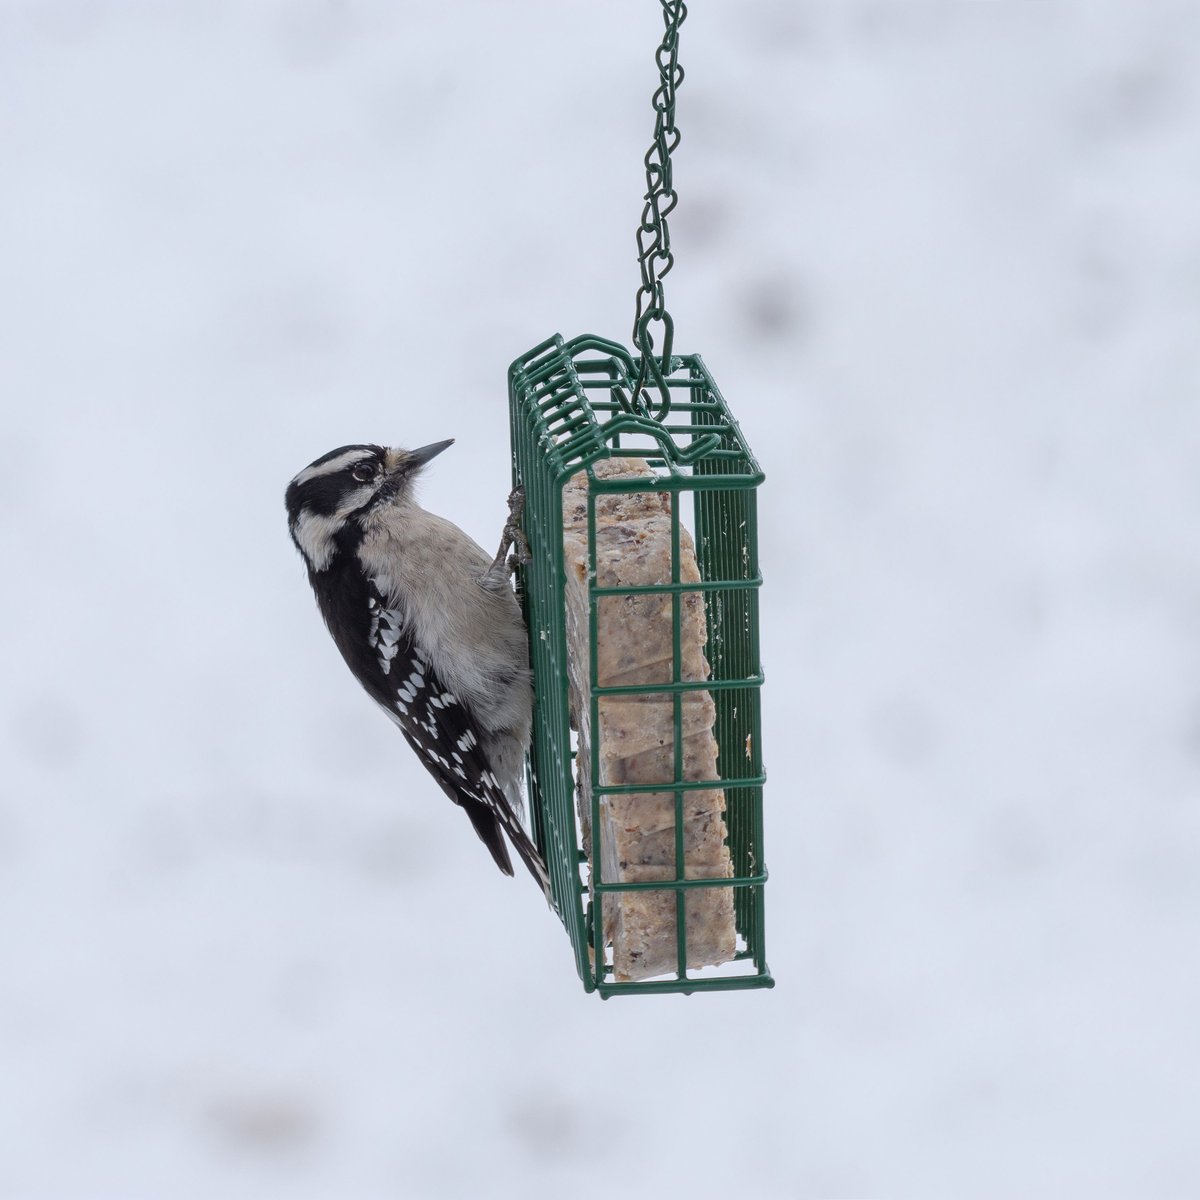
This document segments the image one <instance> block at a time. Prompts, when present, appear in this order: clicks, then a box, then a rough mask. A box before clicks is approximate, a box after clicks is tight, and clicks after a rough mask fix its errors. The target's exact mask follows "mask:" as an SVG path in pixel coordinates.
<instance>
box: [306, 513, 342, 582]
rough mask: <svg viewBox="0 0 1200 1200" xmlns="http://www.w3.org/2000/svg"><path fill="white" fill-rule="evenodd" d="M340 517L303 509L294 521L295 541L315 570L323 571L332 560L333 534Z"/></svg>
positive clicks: (338, 526)
mask: <svg viewBox="0 0 1200 1200" xmlns="http://www.w3.org/2000/svg"><path fill="white" fill-rule="evenodd" d="M341 524H342V518H341V517H338V516H328V517H327V516H322V515H321V514H319V513H314V512H309V511H308V509H305V510H304V511H303V512H302V513H301V514H300V519H299V520H298V521H297V522H296V527H295V531H296V542H297V543H298V544H299V546H300V549H301V550H303V551H304V557H305V558H307V559H308V561H309V562H310V563H312V565H313V569H314V570H316V571H323V570H325V568H326V567H327V566H329V564H330V562H332V561H333V552H334V544H333V535H334V534H335V533H337V531H338V529H339V528H341Z"/></svg>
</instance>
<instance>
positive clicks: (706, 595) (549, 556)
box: [509, 335, 774, 998]
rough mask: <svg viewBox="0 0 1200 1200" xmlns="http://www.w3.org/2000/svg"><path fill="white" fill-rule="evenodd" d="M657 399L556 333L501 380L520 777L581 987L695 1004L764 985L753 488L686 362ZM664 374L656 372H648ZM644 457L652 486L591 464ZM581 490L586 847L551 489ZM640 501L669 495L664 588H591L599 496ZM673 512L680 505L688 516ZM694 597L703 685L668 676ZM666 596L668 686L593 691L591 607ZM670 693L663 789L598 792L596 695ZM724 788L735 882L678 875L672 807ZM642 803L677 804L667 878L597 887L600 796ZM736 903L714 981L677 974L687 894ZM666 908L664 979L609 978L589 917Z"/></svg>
mask: <svg viewBox="0 0 1200 1200" xmlns="http://www.w3.org/2000/svg"><path fill="white" fill-rule="evenodd" d="M655 365H656V366H659V367H660V370H658V371H656V372H655V373H654V377H655V382H656V384H657V386H658V389H659V390H660V391H661V393H662V397H663V403H662V405H661V406H657V407H656V408H655V410H654V413H653V414H651V412H650V409H649V406H648V404H647V403H646V400H645V397H644V393H643V392H642V391H641V390H640V388H639V381H640V380H641V379H642V378H644V376H643V374H642V372H643V367H644V363H643V362H642V360H641V359H640V358H639V357H637V356H633V355H631V354H629V352H628V351H626V350H625V349H624V347H622V346H619V345H617V344H616V343H613V342H609V341H606V340H604V339H602V338H598V337H595V336H591V335H585V336H583V337H579V338H576V339H574V340H573V341H570V342H564V340H563V338H562V337H561V336H558V335H556V336H554V337H553V338H550V339H548V340H547V341H545V342H542V343H541V344H540V345H538V346H535V347H534V348H533V349H532V350H530V351H529V352H528V353H527V354H525V355H523V356H522V357H521V358H519V359H517V360H516V361H515V362H514V363H513V364H512V366H511V368H510V369H509V405H510V418H511V432H512V446H513V464H512V466H513V483H514V486H521V487H523V488H524V489H525V493H526V503H525V514H524V526H525V532H526V536H527V537H528V540H529V545H530V550H531V560H530V562H529V563H528V564H527V565H525V566H524V567H522V568H521V570H520V572H519V574H518V589H519V593H520V596H521V599H522V604H523V606H524V610H525V617H526V622H527V626H528V629H529V634H530V653H531V664H532V667H533V673H534V684H535V691H536V703H535V712H534V726H533V744H532V748H531V752H530V756H529V761H528V772H527V781H528V788H529V796H530V809H531V817H532V822H533V832H534V836H535V839H536V841H537V844H538V846H539V848H540V849H541V851H542V853H543V855H544V857H545V859H546V863H547V866H548V868H549V873H550V880H551V892H552V897H553V902H554V905H555V908H556V910H557V912H558V914H559V915H560V917H561V919H562V921H563V924H564V925H565V926H566V929H567V932H568V934H569V935H570V939H571V942H572V945H573V947H574V952H575V962H576V966H577V968H578V971H579V975H580V978H581V979H582V981H583V985H584V988H585V989H586V990H587V991H598V992H599V993H600V994H601V996H602V997H604V998H608V997H609V996H613V995H621V994H629V993H652V992H685V993H690V992H696V991H706V990H726V989H741V988H760V987H771V986H773V982H774V981H773V980H772V978H771V975H770V972H769V970H768V967H767V961H766V948H765V927H764V886H765V884H766V881H767V870H766V865H765V861H764V857H763V806H762V800H763V784H764V782H765V778H766V777H765V774H764V772H763V766H762V738H761V733H762V722H761V709H760V689H761V686H762V682H763V675H762V667H761V662H760V657H759V639H758V630H759V621H758V590H759V587H760V585H761V578H760V574H759V566H758V549H757V524H756V500H757V488H758V487H759V485H760V484H761V483H762V482H763V474H762V471H761V470H760V469H759V466H758V464H757V462H756V461H755V459H754V457H753V455H752V454H751V452H750V449H749V447H748V446H747V444H746V442H745V439H744V438H743V436H742V433H741V430H740V429H739V428H738V425H737V423H736V421H735V420H734V418H733V416H732V414H731V413H730V411H729V408H728V406H727V405H726V403H725V401H724V399H723V398H722V396H721V394H720V392H719V391H718V390H717V387H716V384H715V383H714V381H713V379H712V377H711V376H710V374H709V373H708V371H707V369H706V368H705V366H704V364H703V362H702V361H701V360H700V358H699V356H698V355H683V356H673V357H672V358H670V359H669V360H667V361H666V363H665V364H663V363H662V361H661V360H660V361H659V362H658V363H656V364H655ZM664 366H665V367H666V368H669V369H662V368H663V367H664ZM635 457H636V458H642V459H644V460H645V461H646V462H648V463H649V465H650V467H651V468H652V470H653V474H652V475H651V476H645V475H643V476H633V477H629V476H625V477H618V478H600V477H598V476H597V473H596V471H595V465H596V464H597V463H598V462H600V461H601V460H603V459H611V458H617V459H620V458H635ZM581 471H585V472H586V473H587V480H588V534H587V544H588V561H587V578H586V583H587V594H588V605H589V610H590V612H589V615H590V627H589V646H590V653H591V664H590V665H591V673H590V675H589V679H590V681H591V695H590V697H588V698H587V702H588V703H590V705H591V714H590V715H591V726H590V728H591V730H592V731H593V736H592V738H591V747H590V752H591V756H592V758H591V762H590V768H591V770H590V779H591V784H592V786H591V813H590V818H591V819H590V829H591V841H592V845H591V849H592V860H593V861H592V862H591V863H589V861H588V855H587V853H586V851H585V848H584V841H583V838H582V837H581V823H580V820H579V819H578V815H577V811H576V795H577V787H576V771H575V769H574V767H575V763H574V759H575V756H576V753H577V749H576V748H577V746H578V744H579V743H578V739H577V738H575V737H573V733H572V720H571V711H570V689H569V680H568V664H567V653H568V651H567V622H566V561H565V555H564V547H563V515H564V514H563V489H564V486H565V485H566V484H567V482H568V481H569V480H570V479H571V478H572V477H573V476H575V475H576V474H577V473H578V472H581ZM635 491H653V492H657V493H660V494H665V495H668V496H669V497H670V514H671V541H672V547H671V549H672V553H671V562H672V570H671V579H670V581H669V582H664V583H661V584H654V585H650V586H641V587H617V588H603V587H599V586H597V582H596V579H597V574H596V500H597V497H599V496H603V495H605V494H613V493H619V492H627V493H628V492H635ZM687 498H690V513H689V512H688V508H689V505H688V503H687ZM689 515H690V518H691V523H692V531H693V533H694V541H695V547H696V560H697V566H698V568H699V572H700V581H699V582H698V583H695V582H691V583H689V582H681V580H680V539H681V529H682V528H683V527H684V522H685V521H686V518H687V516H689ZM689 593H699V594H701V595H702V596H703V603H704V614H705V618H706V622H707V639H708V640H707V644H706V646H705V656H706V658H707V660H708V664H709V668H710V674H709V678H707V679H705V680H701V681H696V680H690V681H689V680H684V679H682V678H681V662H682V654H681V620H680V610H681V606H682V602H683V598H684V597H685V596H686V595H688V594H689ZM645 594H652V595H653V594H658V595H663V596H669V597H671V621H672V644H673V667H672V678H671V680H670V682H664V683H655V684H650V685H645V686H643V685H637V686H626V687H602V686H599V685H598V684H597V682H596V681H597V679H598V675H597V670H596V665H597V663H596V656H597V606H598V604H599V602H600V600H601V599H603V598H604V597H606V596H631V595H645ZM696 691H702V692H707V693H708V694H709V695H710V696H711V697H712V700H713V702H714V704H715V709H716V724H715V728H714V734H715V737H716V741H717V747H718V758H717V763H718V775H719V778H717V779H712V780H687V779H685V778H684V774H685V773H684V771H683V746H682V742H683V721H682V713H681V709H682V705H683V703H684V696H685V694H686V693H689V692H696ZM650 694H653V695H655V696H663V695H669V696H670V697H671V698H672V703H673V706H674V716H675V745H674V778H673V779H672V780H671V781H669V782H666V783H654V784H653V785H647V784H645V783H639V784H632V785H605V784H604V783H603V782H602V776H601V771H600V750H601V747H600V741H601V738H600V734H599V729H600V724H599V705H600V703H601V701H602V700H603V699H604V698H605V697H607V696H630V695H633V696H637V695H650ZM716 789H721V790H723V792H724V797H725V823H726V828H727V834H728V836H727V845H728V848H729V852H730V861H731V864H732V870H733V875H732V877H729V876H721V877H719V878H692V877H688V869H687V863H686V861H685V854H684V845H683V837H684V801H685V796H686V795H687V794H688V793H690V792H694V791H703V790H707V791H709V792H712V791H714V790H716ZM647 792H654V793H658V794H671V795H673V797H674V808H675V813H674V836H675V852H674V872H673V877H670V876H668V877H666V878H655V879H652V880H648V881H647V880H642V881H638V882H621V881H618V880H611V879H605V878H603V877H602V873H601V861H600V860H601V853H600V838H601V833H600V830H601V814H600V806H601V803H602V798H603V797H604V796H606V795H619V794H625V795H631V794H638V793H647ZM712 887H720V888H729V889H732V894H733V906H732V907H733V916H734V924H735V928H736V943H735V944H736V956H735V958H734V960H733V961H732V962H730V963H726V964H725V965H724V966H719V967H706V968H701V969H697V968H689V967H688V942H687V939H688V921H687V913H688V908H687V906H688V902H689V897H694V896H696V895H697V893H698V891H699V889H702V888H712ZM639 890H640V891H656V892H659V893H660V894H670V895H673V897H674V905H675V914H676V918H675V935H676V939H677V954H676V959H675V961H676V970H675V971H674V973H673V974H670V975H667V976H661V975H660V976H657V977H655V978H652V979H637V980H628V979H626V980H621V979H618V978H617V977H616V973H615V970H614V968H613V965H612V955H611V952H610V948H609V947H608V946H607V945H606V937H605V921H604V910H605V904H606V903H615V902H617V901H616V897H618V896H619V894H620V893H623V892H632V891H639Z"/></svg>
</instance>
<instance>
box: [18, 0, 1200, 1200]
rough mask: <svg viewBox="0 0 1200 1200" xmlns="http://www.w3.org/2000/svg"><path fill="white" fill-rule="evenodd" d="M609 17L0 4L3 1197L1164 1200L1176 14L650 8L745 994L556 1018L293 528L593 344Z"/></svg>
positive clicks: (595, 11) (234, 1) (1195, 281)
mask: <svg viewBox="0 0 1200 1200" xmlns="http://www.w3.org/2000/svg"><path fill="white" fill-rule="evenodd" d="M659 30H660V18H659V13H658V5H657V4H656V3H653V2H652V0H587V2H584V0H556V2H551V0H542V2H534V0H523V2H520V3H517V2H515V0H514V2H504V0H454V2H453V3H449V2H447V0H441V2H434V0H422V2H419V3H418V2H406V3H385V2H384V0H341V2H340V3H337V2H333V0H276V2H273V3H263V2H257V0H256V2H248V0H187V2H184V0H173V2H172V3H170V4H159V3H152V2H151V0H111V2H108V3H104V2H101V0H0V396H2V398H3V403H4V421H3V431H4V437H3V445H4V456H3V462H4V468H3V471H2V472H0V537H2V545H0V552H2V558H0V562H2V563H3V578H4V582H3V587H2V588H0V640H2V643H3V660H2V661H3V666H2V682H0V746H2V747H3V751H2V752H3V761H4V770H3V773H2V775H0V1196H2V1197H4V1198H5V1200H9V1198H12V1200H19V1198H23V1197H32V1198H42V1197H55V1198H57V1197H63V1198H70V1200H74V1198H84V1197H119V1198H121V1200H141V1198H143V1197H147V1198H149V1197H154V1198H158V1197H168V1196H169V1197H172V1198H181V1200H190V1198H193V1197H195V1198H203V1200H211V1198H212V1197H217V1196H220V1197H223V1198H235V1200H236V1198H241V1197H245V1198H248V1200H249V1198H253V1200H270V1198H274V1197H313V1198H320V1200H328V1198H330V1197H338V1198H339V1200H340V1198H346V1200H357V1198H360V1197H361V1198H373V1197H404V1198H415V1200H424V1198H426V1197H429V1198H432V1200H436V1198H439V1197H477V1196H488V1197H504V1196H510V1195H511V1196H522V1197H559V1196H566V1195H569V1196H571V1197H578V1198H580V1200H590V1198H592V1197H597V1198H598V1197H607V1196H611V1195H614V1194H617V1193H620V1194H628V1195H635V1196H649V1195H652V1194H653V1195H659V1196H685V1195H687V1196H699V1195H704V1196H715V1195H717V1194H719V1193H720V1192H722V1191H727V1192H734V1191H736V1192H737V1194H739V1195H746V1196H755V1197H825V1196H832V1197H857V1196H912V1197H961V1196H971V1195H975V1196H979V1195H997V1196H999V1195H1021V1196H1024V1197H1060V1196H1065V1195H1072V1196H1082V1195H1087V1196H1092V1197H1097V1196H1129V1195H1134V1194H1139V1195H1156V1196H1194V1195H1196V1194H1197V1191H1200V1142H1198V1141H1197V1139H1196V1137H1195V1124H1194V1122H1195V1114H1196V1111H1197V1107H1198V1105H1200V1095H1198V1091H1200V1086H1198V1082H1197V1081H1198V1079H1200V966H1198V962H1197V960H1198V956H1200V950H1198V946H1200V536H1198V534H1200V522H1198V518H1200V336H1198V335H1200V6H1198V5H1197V4H1196V3H1195V0H1137V2H1136V3H1134V2H1132V0H1003V2H1002V0H995V2H991V0H977V2H975V0H736V2H734V0H725V2H723V3H715V2H714V3H704V2H703V0H695V2H694V3H693V5H692V11H691V15H690V17H689V19H688V22H687V24H686V26H685V27H684V32H683V43H682V45H683V61H684V64H685V66H686V68H687V71H688V77H687V80H686V82H685V84H684V86H683V89H682V90H681V92H680V113H679V119H680V123H681V126H682V128H683V131H684V142H683V145H682V147H681V149H680V151H679V153H678V156H677V168H676V169H677V181H678V185H679V188H680V191H681V196H682V201H681V206H680V208H679V211H678V214H677V217H676V218H675V219H674V221H673V226H672V232H673V235H674V240H675V245H676V248H677V251H678V266H677V268H676V271H675V273H674V275H673V276H672V277H671V279H670V281H669V286H668V290H667V295H668V301H669V303H670V306H671V308H672V310H673V312H674V315H675V318H676V322H677V330H678V340H677V348H678V349H680V350H683V351H692V350H695V351H699V352H700V353H702V354H703V355H704V356H705V359H706V361H707V362H708V363H709V365H710V367H711V368H712V370H713V372H714V374H715V376H716V378H717V380H718V382H719V384H720V385H721V387H722V390H723V391H724V392H725V394H726V396H727V397H728V398H729V400H730V402H731V403H732V404H733V406H734V408H735V410H736V412H737V413H738V415H739V417H740V418H741V421H742V425H743V427H744V429H745V430H746V432H747V435H748V436H749V438H750V440H751V443H752V444H753V445H754V446H755V447H756V448H757V450H758V451H759V454H760V457H761V459H762V460H763V463H764V466H765V468H766V470H767V474H768V484H767V487H766V489H765V491H764V493H763V521H762V539H763V560H764V564H765V569H766V572H767V573H768V587H767V590H766V592H765V594H764V603H765V608H764V653H765V657H766V665H767V670H768V673H769V681H768V682H769V687H768V690H767V693H766V700H767V714H768V715H767V726H766V730H765V735H764V740H765V754H766V759H767V763H768V767H769V769H770V770H771V773H772V783H771V785H770V786H769V788H768V793H767V803H768V810H767V811H768V837H769V841H768V860H769V864H770V867H771V871H772V883H771V886H770V889H769V893H768V900H769V904H768V948H769V953H770V961H771V966H772V969H773V971H774V973H775V975H776V977H777V979H778V981H779V983H778V987H777V988H776V989H775V990H774V991H773V992H770V993H763V992H760V993H750V994H722V995H712V996H697V997H691V998H683V997H668V998H645V999H642V998H634V999H628V998H622V999H616V1000H612V1001H610V1002H608V1003H601V1002H600V1001H599V1000H598V999H596V998H595V997H588V996H585V995H584V993H583V992H582V989H581V987H580V985H579V983H578V981H577V979H576V977H575V973H574V968H573V963H572V960H571V956H570V951H569V946H568V943H567V940H566V937H565V935H564V933H563V931H562V929H561V927H560V926H559V925H558V924H557V923H556V922H555V920H554V919H553V918H552V917H551V916H550V915H549V914H548V913H547V912H546V910H545V907H544V905H543V904H542V902H541V899H540V897H539V896H538V894H537V893H536V891H535V889H534V888H532V887H531V886H530V885H529V882H528V880H526V879H518V880H516V881H515V882H513V881H510V880H506V879H504V878H502V877H501V876H500V875H499V874H498V873H497V872H495V871H494V869H493V868H492V866H491V864H490V862H489V861H488V858H487V855H486V853H485V852H484V850H483V848H482V847H481V846H480V845H479V843H478V842H477V841H476V839H475V838H474V836H473V835H472V834H471V831H470V829H469V828H468V827H467V824H466V822H465V821H464V820H463V819H462V816H461V814H459V813H457V812H455V811H453V810H452V808H451V807H450V806H449V805H448V804H446V803H445V802H444V800H443V799H442V797H441V796H440V794H439V793H437V791H436V789H434V788H433V786H432V785H431V784H430V782H429V780H428V779H427V778H426V777H425V776H424V775H423V774H422V772H421V768H420V767H419V766H418V764H417V763H416V761H415V759H414V758H413V756H412V755H411V754H410V752H409V751H408V749H407V748H406V747H405V746H404V745H403V743H402V741H401V739H400V738H399V737H398V736H397V735H396V732H395V730H394V729H393V728H392V727H391V726H390V725H389V724H388V722H386V721H384V720H383V719H382V718H381V717H380V716H379V714H378V713H377V712H376V711H375V710H374V709H373V706H372V705H371V703H370V701H369V700H367V698H366V697H365V696H364V695H363V694H362V693H360V691H359V690H358V688H357V687H356V686H355V685H354V683H353V681H352V680H351V679H350V677H349V675H348V674H347V673H346V671H345V668H344V667H343V665H342V663H341V662H340V660H339V659H338V657H337V655H336V652H335V651H334V649H333V646H332V644H331V643H330V641H329V640H328V638H327V637H326V635H325V633H324V631H323V630H322V628H321V626H320V622H319V620H318V617H317V614H316V611H315V608H314V604H313V601H312V597H311V595H310V593H309V590H308V587H307V584H306V582H305V579H304V575H303V570H302V567H301V564H300V561H299V558H298V557H297V556H296V554H295V552H294V551H293V549H292V547H291V545H290V544H289V541H288V538H287V534H286V529H285V521H284V512H283V489H284V485H285V484H286V482H287V480H288V479H289V478H290V476H291V475H292V474H293V473H294V472H295V471H296V470H298V469H299V468H300V467H301V466H303V465H305V464H306V463H307V462H308V461H309V460H310V459H312V458H313V457H315V456H316V455H318V454H320V453H322V452H324V451H325V450H327V449H329V448H331V447H333V446H335V445H338V444H341V443H343V442H349V441H359V440H377V441H389V442H394V443H400V444H408V445H419V444H422V443H424V442H429V441H433V440H435V439H439V438H443V437H448V436H454V437H457V438H458V439H459V440H458V443H457V445H456V446H455V447H454V449H453V451H452V452H451V453H449V454H447V455H446V456H444V457H443V458H440V459H438V461H437V463H436V465H435V468H434V469H433V470H432V472H431V474H430V475H429V477H428V479H427V482H426V485H425V488H424V492H423V495H424V498H425V501H426V502H427V503H428V505H429V506H430V507H431V508H435V509H438V510H440V511H442V512H444V513H446V514H447V515H449V516H451V517H452V518H454V519H455V520H457V521H458V522H459V523H460V524H461V525H463V526H464V527H465V528H467V529H468V530H469V531H470V532H471V533H473V534H474V535H475V536H476V538H477V539H478V540H480V541H482V542H484V543H485V544H487V543H490V542H492V541H493V539H494V537H495V533H496V530H497V529H498V526H499V522H500V519H501V517H502V515H503V510H502V503H503V495H504V492H505V489H506V480H507V475H506V472H507V451H506V448H505V443H506V437H507V426H506V421H507V417H506V398H505V391H504V379H505V370H506V367H507V364H508V363H509V361H510V360H511V359H512V358H514V357H515V356H516V355H517V354H519V353H521V352H523V351H524V350H526V349H527V348H529V347H530V346H532V345H533V344H534V343H536V342H538V341H541V340H542V339H543V338H545V337H546V336H548V335H549V334H551V333H552V332H554V331H556V330H557V331H561V332H563V333H564V334H567V335H573V334H577V333H581V332H584V331H591V332H596V333H601V334H606V335H609V336H612V337H616V338H624V337H625V336H626V335H627V329H628V325H629V321H630V317H631V311H632V302H633V296H634V290H635V287H636V281H637V276H636V266H635V263H634V259H633V230H634V225H635V222H636V219H637V216H638V213H639V211H640V205H641V199H640V197H641V191H642V188H643V181H642V175H641V171H642V167H641V156H642V153H643V152H644V150H645V147H646V146H647V145H648V142H649V135H650V130H651V125H652V114H651V110H650V106H649V97H650V93H651V91H652V89H653V86H654V82H655V80H654V68H653V61H652V53H653V48H654V45H655V44H656V42H657V39H658V36H659Z"/></svg>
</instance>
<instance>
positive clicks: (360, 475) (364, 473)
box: [350, 462, 375, 483]
mask: <svg viewBox="0 0 1200 1200" xmlns="http://www.w3.org/2000/svg"><path fill="white" fill-rule="evenodd" d="M350 474H351V475H353V476H354V478H355V479H357V480H358V482H359V483H368V482H369V481H370V480H372V479H374V478H375V468H374V467H373V466H372V465H371V464H370V463H365V462H362V463H359V464H358V465H357V466H356V467H355V468H354V469H353V470H352V471H351V472H350Z"/></svg>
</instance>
